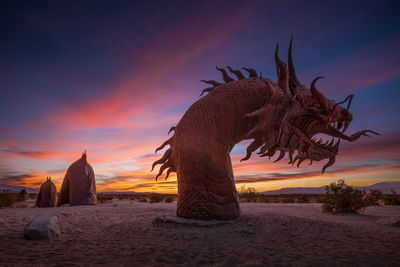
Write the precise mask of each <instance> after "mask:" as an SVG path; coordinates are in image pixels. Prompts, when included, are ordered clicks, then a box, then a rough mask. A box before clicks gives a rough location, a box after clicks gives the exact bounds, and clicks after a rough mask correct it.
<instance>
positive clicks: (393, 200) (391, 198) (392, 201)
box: [384, 189, 400, 205]
mask: <svg viewBox="0 0 400 267" xmlns="http://www.w3.org/2000/svg"><path fill="white" fill-rule="evenodd" d="M391 191H392V194H390V195H387V196H386V197H385V199H384V200H385V205H400V195H398V194H397V193H396V191H394V190H393V189H392V190H391Z"/></svg>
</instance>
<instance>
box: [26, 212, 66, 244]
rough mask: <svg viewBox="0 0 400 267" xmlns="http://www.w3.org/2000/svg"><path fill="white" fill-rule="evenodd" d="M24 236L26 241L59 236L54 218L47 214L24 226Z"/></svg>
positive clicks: (55, 218) (58, 228)
mask: <svg viewBox="0 0 400 267" xmlns="http://www.w3.org/2000/svg"><path fill="white" fill-rule="evenodd" d="M24 235H25V237H26V238H27V239H32V240H41V239H51V238H54V237H59V236H60V227H59V225H58V219H57V217H56V216H53V215H50V214H47V215H42V216H40V217H37V218H35V219H33V220H31V221H29V222H28V224H27V225H26V226H25V230H24Z"/></svg>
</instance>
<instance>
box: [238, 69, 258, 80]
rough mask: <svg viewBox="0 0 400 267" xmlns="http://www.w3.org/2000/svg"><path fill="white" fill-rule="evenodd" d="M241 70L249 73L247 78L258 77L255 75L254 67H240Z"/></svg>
mask: <svg viewBox="0 0 400 267" xmlns="http://www.w3.org/2000/svg"><path fill="white" fill-rule="evenodd" d="M242 70H245V71H247V73H248V74H249V78H254V77H258V75H257V71H255V69H251V68H244V67H243V68H242Z"/></svg>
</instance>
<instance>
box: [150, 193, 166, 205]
mask: <svg viewBox="0 0 400 267" xmlns="http://www.w3.org/2000/svg"><path fill="white" fill-rule="evenodd" d="M162 201H163V197H162V196H161V195H159V194H153V195H151V196H150V203H159V202H162Z"/></svg>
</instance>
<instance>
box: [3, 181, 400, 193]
mask: <svg viewBox="0 0 400 267" xmlns="http://www.w3.org/2000/svg"><path fill="white" fill-rule="evenodd" d="M325 187H326V186H321V187H287V188H281V189H279V190H271V191H264V192H260V194H265V195H290V194H325ZM24 188H25V189H26V191H27V192H28V193H29V194H37V193H39V189H38V188H31V187H24V186H14V185H5V184H0V193H3V192H8V193H18V192H19V191H21V190H22V189H24ZM353 188H355V189H359V190H366V191H367V192H369V190H370V189H379V190H382V193H383V194H390V193H391V189H393V190H395V191H396V192H397V193H398V194H400V181H397V182H382V183H377V184H373V185H370V186H367V187H353ZM98 193H101V192H98ZM118 193H121V194H122V193H127V192H104V193H103V194H118ZM132 193H133V192H132ZM135 194H148V193H136V192H135Z"/></svg>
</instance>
